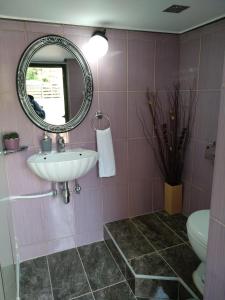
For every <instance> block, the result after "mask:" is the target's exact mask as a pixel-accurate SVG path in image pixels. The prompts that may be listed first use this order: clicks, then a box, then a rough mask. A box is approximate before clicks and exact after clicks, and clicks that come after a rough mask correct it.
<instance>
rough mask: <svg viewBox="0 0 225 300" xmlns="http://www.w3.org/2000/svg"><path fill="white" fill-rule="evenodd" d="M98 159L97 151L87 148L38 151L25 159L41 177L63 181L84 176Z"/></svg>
mask: <svg viewBox="0 0 225 300" xmlns="http://www.w3.org/2000/svg"><path fill="white" fill-rule="evenodd" d="M97 161H98V153H97V152H96V151H93V150H87V149H74V150H69V151H66V152H50V153H47V154H46V153H38V154H34V155H32V156H30V157H29V158H28V160H27V163H28V166H29V167H30V169H31V170H32V171H33V172H34V173H35V174H36V175H37V176H39V177H41V178H42V179H45V180H48V181H53V182H65V181H70V180H74V179H76V178H79V177H81V176H84V175H85V174H86V173H87V172H88V171H90V170H91V169H92V168H93V167H94V166H95V164H96V162H97Z"/></svg>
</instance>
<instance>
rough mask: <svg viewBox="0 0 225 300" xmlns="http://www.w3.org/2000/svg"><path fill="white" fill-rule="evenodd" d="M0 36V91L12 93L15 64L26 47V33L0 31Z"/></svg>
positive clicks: (14, 84) (14, 87)
mask: <svg viewBox="0 0 225 300" xmlns="http://www.w3.org/2000/svg"><path fill="white" fill-rule="evenodd" d="M0 38H1V45H0V63H1V69H0V91H1V93H6V92H11V93H14V91H16V69H17V64H18V62H19V59H20V56H21V54H22V53H23V51H24V49H25V48H26V35H25V32H23V31H0ZM15 45H16V47H15ZM15 50H16V51H15Z"/></svg>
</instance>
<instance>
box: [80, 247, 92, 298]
mask: <svg viewBox="0 0 225 300" xmlns="http://www.w3.org/2000/svg"><path fill="white" fill-rule="evenodd" d="M75 251H76V252H77V254H78V257H79V259H80V262H81V265H82V268H83V271H84V274H85V277H86V280H87V283H88V286H89V288H90V292H91V294H92V296H93V299H94V300H95V296H94V293H93V290H92V288H91V285H90V282H89V279H88V276H87V272H86V270H85V267H84V264H83V260H82V258H81V256H80V253H79V251H78V248H75ZM81 296H82V295H81Z"/></svg>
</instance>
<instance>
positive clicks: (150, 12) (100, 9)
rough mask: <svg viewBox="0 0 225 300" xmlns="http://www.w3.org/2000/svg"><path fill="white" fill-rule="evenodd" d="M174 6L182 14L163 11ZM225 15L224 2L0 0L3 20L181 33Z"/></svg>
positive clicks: (183, 0)
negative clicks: (179, 5) (181, 9)
mask: <svg viewBox="0 0 225 300" xmlns="http://www.w3.org/2000/svg"><path fill="white" fill-rule="evenodd" d="M173 4H181V5H188V6H190V8H189V9H187V10H185V11H183V12H181V13H180V14H173V13H172V14H171V13H165V12H162V11H163V10H164V9H166V8H167V7H169V6H171V5H173ZM224 16H225V0H0V17H2V18H10V19H11V18H13V19H23V20H34V21H44V22H53V23H63V24H73V25H84V26H93V27H106V28H119V29H132V30H145V31H160V32H174V33H182V32H185V31H187V30H190V29H192V28H195V27H198V26H200V25H203V24H206V23H209V22H211V21H213V20H216V19H219V18H221V17H224Z"/></svg>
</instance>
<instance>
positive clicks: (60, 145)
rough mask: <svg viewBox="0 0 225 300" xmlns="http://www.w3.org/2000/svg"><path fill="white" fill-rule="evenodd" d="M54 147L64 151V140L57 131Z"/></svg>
mask: <svg viewBox="0 0 225 300" xmlns="http://www.w3.org/2000/svg"><path fill="white" fill-rule="evenodd" d="M56 148H57V151H58V152H65V140H64V138H63V137H62V136H60V134H59V133H57V135H56Z"/></svg>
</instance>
